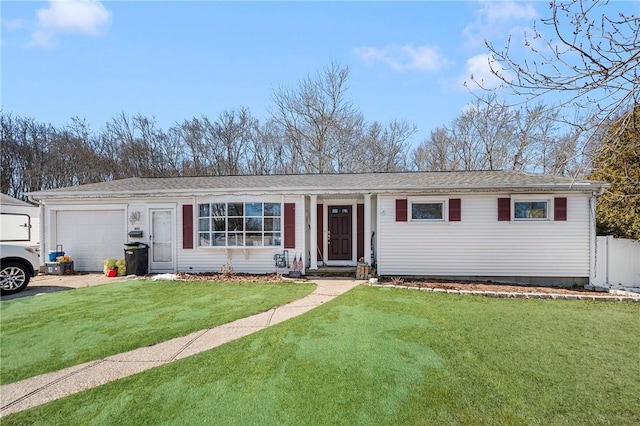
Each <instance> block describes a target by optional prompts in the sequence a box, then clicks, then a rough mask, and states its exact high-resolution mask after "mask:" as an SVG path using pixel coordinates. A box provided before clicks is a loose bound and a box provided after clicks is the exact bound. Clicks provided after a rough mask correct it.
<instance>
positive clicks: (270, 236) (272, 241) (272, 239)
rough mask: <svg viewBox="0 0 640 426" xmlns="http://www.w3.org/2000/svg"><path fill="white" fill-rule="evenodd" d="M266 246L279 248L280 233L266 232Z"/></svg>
mask: <svg viewBox="0 0 640 426" xmlns="http://www.w3.org/2000/svg"><path fill="white" fill-rule="evenodd" d="M264 245H265V246H279V245H280V233H279V232H273V233H270V232H266V233H265V234H264Z"/></svg>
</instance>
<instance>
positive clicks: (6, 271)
mask: <svg viewBox="0 0 640 426" xmlns="http://www.w3.org/2000/svg"><path fill="white" fill-rule="evenodd" d="M1 268H2V269H1V270H0V292H1V293H2V294H13V293H18V292H20V291H22V290H24V289H25V287H27V285H28V284H29V279H30V278H31V276H30V275H29V271H28V270H27V268H25V267H24V265H22V264H20V263H19V262H2V266H1Z"/></svg>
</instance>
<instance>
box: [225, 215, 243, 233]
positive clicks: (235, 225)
mask: <svg viewBox="0 0 640 426" xmlns="http://www.w3.org/2000/svg"><path fill="white" fill-rule="evenodd" d="M243 228H244V221H243V219H242V218H236V217H234V218H229V229H227V230H228V231H243V230H244V229H243Z"/></svg>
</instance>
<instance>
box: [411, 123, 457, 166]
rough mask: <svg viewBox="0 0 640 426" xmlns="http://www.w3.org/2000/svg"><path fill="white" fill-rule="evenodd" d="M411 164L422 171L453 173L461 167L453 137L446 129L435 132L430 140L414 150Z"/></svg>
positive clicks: (438, 129)
mask: <svg viewBox="0 0 640 426" xmlns="http://www.w3.org/2000/svg"><path fill="white" fill-rule="evenodd" d="M411 162H412V164H411V165H412V167H413V168H414V169H416V170H420V171H433V172H435V171H451V170H458V169H459V167H460V165H459V159H458V152H457V150H456V149H455V145H454V141H453V138H452V135H451V134H450V133H449V131H448V130H447V129H446V128H445V127H438V128H437V129H435V130H433V131H432V132H431V135H430V136H429V139H427V140H424V141H423V142H422V143H420V145H418V146H417V147H416V148H415V149H414V150H413V152H412V153H411Z"/></svg>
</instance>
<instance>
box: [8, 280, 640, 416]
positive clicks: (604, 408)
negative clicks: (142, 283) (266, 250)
mask: <svg viewBox="0 0 640 426" xmlns="http://www.w3.org/2000/svg"><path fill="white" fill-rule="evenodd" d="M639 335H640V304H634V303H621V302H615V303H614V302H590V301H560V300H524V299H493V298H485V297H473V296H459V295H451V294H439V293H425V292H419V291H414V290H397V289H389V288H372V287H358V288H356V289H354V290H352V291H350V292H348V293H346V294H344V295H342V296H340V297H338V298H337V299H334V300H333V301H331V302H328V303H326V304H324V305H322V306H320V307H318V308H316V309H314V310H312V311H310V312H308V313H306V314H304V315H302V316H299V317H297V318H294V319H292V320H289V321H286V322H284V323H280V324H278V325H275V326H273V327H269V328H267V329H265V330H262V331H260V332H257V333H254V334H252V335H250V336H247V337H245V338H242V339H239V340H236V341H233V342H230V343H228V344H226V345H223V346H220V347H218V348H215V349H212V350H210V351H207V352H203V353H201V354H198V355H195V356H193V357H190V358H186V359H184V360H181V361H177V362H175V363H172V364H168V365H165V366H162V367H159V368H155V369H152V370H149V371H147V372H143V373H140V374H137V375H135V376H131V377H128V378H125V379H122V380H119V381H116V382H113V383H109V384H107V385H105V386H101V387H99V388H95V389H92V390H89V391H86V392H83V393H80V394H77V395H72V396H70V397H67V398H65V399H61V400H58V401H54V402H52V403H49V404H46V405H43V406H40V407H36V408H34V409H32V410H28V411H25V412H23V413H17V414H15V415H11V416H8V417H6V418H4V419H3V424H6V425H10V424H16V425H17V424H68V425H73V424H132V425H136V424H138V425H141V424H176V425H183V424H217V425H219V424H229V425H238V424H260V425H276V424H278V425H280V424H285V425H287V424H289V425H301V424H305V425H307V424H326V425H334V424H366V425H369V424H411V425H413V424H425V425H436V424H437V425H439V424H446V425H450V424H463V425H467V424H509V425H511V424H522V425H531V424H544V425H553V424H558V425H560V424H562V425H565V424H566V425H574V424H575V425H577V424H580V425H582V424H615V425H631V424H640V410H639V406H638V401H640V380H638V378H639V377H640V351H639V350H638V349H639V343H638V336H639Z"/></svg>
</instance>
